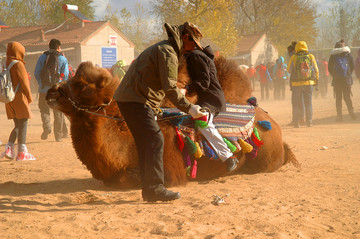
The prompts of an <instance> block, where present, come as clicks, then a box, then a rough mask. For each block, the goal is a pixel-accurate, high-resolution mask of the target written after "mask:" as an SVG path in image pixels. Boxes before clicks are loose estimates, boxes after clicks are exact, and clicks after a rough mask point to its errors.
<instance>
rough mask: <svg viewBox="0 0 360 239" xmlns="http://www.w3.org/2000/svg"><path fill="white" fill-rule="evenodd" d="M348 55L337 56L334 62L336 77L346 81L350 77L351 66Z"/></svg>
mask: <svg viewBox="0 0 360 239" xmlns="http://www.w3.org/2000/svg"><path fill="white" fill-rule="evenodd" d="M346 55H347V54H345V55H341V56H336V57H335V62H334V77H335V78H341V79H345V78H347V77H348V76H349V64H348V61H347V58H346Z"/></svg>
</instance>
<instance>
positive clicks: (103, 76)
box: [96, 69, 111, 89]
mask: <svg viewBox="0 0 360 239" xmlns="http://www.w3.org/2000/svg"><path fill="white" fill-rule="evenodd" d="M110 81H111V77H110V74H109V73H108V72H107V71H105V70H104V69H101V71H99V72H98V77H97V80H96V87H97V88H99V89H102V88H104V87H105V86H107V85H108V84H109V82H110Z"/></svg>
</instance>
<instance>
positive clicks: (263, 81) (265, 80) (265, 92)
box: [255, 64, 272, 100]
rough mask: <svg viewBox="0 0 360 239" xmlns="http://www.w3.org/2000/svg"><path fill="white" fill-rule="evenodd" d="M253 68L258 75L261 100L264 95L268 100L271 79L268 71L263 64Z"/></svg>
mask: <svg viewBox="0 0 360 239" xmlns="http://www.w3.org/2000/svg"><path fill="white" fill-rule="evenodd" d="M255 69H256V71H257V73H258V74H259V77H260V90H261V100H264V99H265V97H266V100H268V99H269V88H270V83H271V81H272V79H271V76H270V74H269V71H268V70H267V68H266V66H265V65H264V64H260V65H258V66H257V67H256V68H255Z"/></svg>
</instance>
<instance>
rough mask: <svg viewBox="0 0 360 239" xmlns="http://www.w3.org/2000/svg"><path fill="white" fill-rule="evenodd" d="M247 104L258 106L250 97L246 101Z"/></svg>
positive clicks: (253, 98)
mask: <svg viewBox="0 0 360 239" xmlns="http://www.w3.org/2000/svg"><path fill="white" fill-rule="evenodd" d="M247 102H248V103H249V104H250V105H252V106H254V107H256V106H257V105H258V104H257V100H256V98H255V97H250V98H249V99H248V100H247Z"/></svg>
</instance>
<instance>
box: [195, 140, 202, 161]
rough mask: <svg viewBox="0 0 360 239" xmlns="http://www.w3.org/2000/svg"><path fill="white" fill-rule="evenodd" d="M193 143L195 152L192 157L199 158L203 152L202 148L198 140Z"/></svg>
mask: <svg viewBox="0 0 360 239" xmlns="http://www.w3.org/2000/svg"><path fill="white" fill-rule="evenodd" d="M195 145H196V152H195V154H194V157H195V158H196V159H199V158H201V157H202V156H203V152H202V149H201V147H200V145H199V143H198V142H195Z"/></svg>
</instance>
